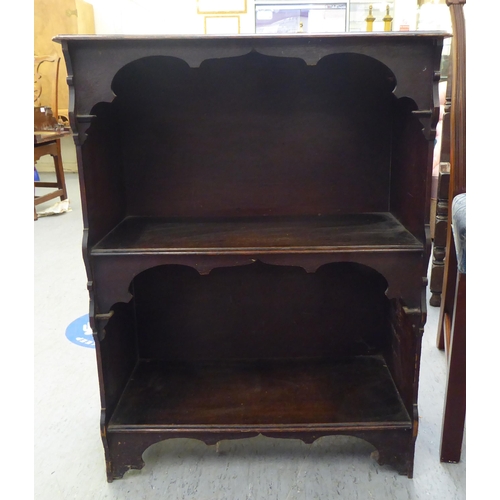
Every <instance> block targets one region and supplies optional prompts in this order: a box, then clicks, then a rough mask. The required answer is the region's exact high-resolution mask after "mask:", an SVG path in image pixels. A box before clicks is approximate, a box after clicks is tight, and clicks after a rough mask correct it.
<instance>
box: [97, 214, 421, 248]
mask: <svg viewBox="0 0 500 500" xmlns="http://www.w3.org/2000/svg"><path fill="white" fill-rule="evenodd" d="M422 248H423V245H422V243H421V242H420V241H418V239H417V238H415V236H413V235H412V234H411V233H410V232H409V231H408V230H406V229H405V228H404V226H403V225H402V224H400V223H399V222H398V221H397V219H396V218H395V217H394V216H393V215H392V214H390V213H364V214H345V215H329V216H312V217H240V218H217V219H215V218H210V219H209V218H207V219H172V218H168V219H159V218H152V217H151V218H150V217H128V218H126V219H124V220H123V221H122V222H121V223H120V224H119V225H118V226H116V227H115V228H114V229H113V230H112V231H111V232H110V233H109V234H108V235H107V236H105V237H104V238H103V239H102V240H101V241H100V242H98V243H97V244H96V245H95V246H94V247H93V249H92V254H93V255H102V254H137V253H193V252H216V253H241V252H257V253H268V252H270V253H273V252H335V251H348V250H363V249H367V250H400V251H401V250H403V251H405V250H406V251H421V250H422Z"/></svg>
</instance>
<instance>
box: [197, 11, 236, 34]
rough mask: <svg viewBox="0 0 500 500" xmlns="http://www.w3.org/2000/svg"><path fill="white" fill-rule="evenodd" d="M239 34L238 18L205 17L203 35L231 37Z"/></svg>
mask: <svg viewBox="0 0 500 500" xmlns="http://www.w3.org/2000/svg"><path fill="white" fill-rule="evenodd" d="M239 32H240V16H205V35H233V34H238V33H239Z"/></svg>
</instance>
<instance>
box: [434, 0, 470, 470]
mask: <svg viewBox="0 0 500 500" xmlns="http://www.w3.org/2000/svg"><path fill="white" fill-rule="evenodd" d="M447 3H448V4H449V6H450V9H451V16H452V23H453V34H454V41H453V52H452V57H453V71H454V78H453V86H452V99H451V115H450V137H451V140H450V186H449V209H448V213H449V214H452V216H453V221H452V224H448V227H447V238H446V255H445V260H444V263H445V268H444V281H443V292H442V299H441V309H440V316H439V323H438V337H437V345H438V348H440V349H445V351H446V356H447V361H448V373H447V381H446V395H445V405H444V413H443V429H442V435H441V449H440V459H441V461H442V462H458V461H459V460H460V455H461V449H462V440H463V433H464V424H465V407H466V383H465V382H466V348H465V344H466V341H465V336H466V328H465V327H466V325H465V317H466V300H465V295H466V292H465V281H466V280H465V226H466V224H465V192H466V148H465V146H466V140H465V138H466V120H465V112H466V111H465V110H466V104H465V95H466V88H465V85H466V78H465V68H466V60H465V57H466V50H465V46H466V45H465V19H464V14H463V5H464V4H465V0H448V2H447ZM462 211H463V213H461V212H462ZM453 226H455V227H453ZM454 234H455V237H454ZM461 238H463V241H461ZM455 240H456V241H457V244H456V245H455ZM457 251H458V252H459V255H460V258H459V259H457ZM462 257H463V258H462Z"/></svg>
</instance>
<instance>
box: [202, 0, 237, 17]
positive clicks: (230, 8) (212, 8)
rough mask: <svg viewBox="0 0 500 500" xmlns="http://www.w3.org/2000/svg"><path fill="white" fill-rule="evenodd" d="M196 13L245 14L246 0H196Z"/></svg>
mask: <svg viewBox="0 0 500 500" xmlns="http://www.w3.org/2000/svg"><path fill="white" fill-rule="evenodd" d="M196 8H197V12H198V14H246V12H247V0H197V6H196Z"/></svg>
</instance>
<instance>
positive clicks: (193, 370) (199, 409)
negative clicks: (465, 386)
mask: <svg viewBox="0 0 500 500" xmlns="http://www.w3.org/2000/svg"><path fill="white" fill-rule="evenodd" d="M297 426H299V427H300V426H305V427H307V426H310V427H311V426H312V427H311V428H314V429H321V428H323V427H324V426H327V427H332V428H334V429H338V430H342V428H343V427H344V428H350V429H351V428H353V427H355V428H357V427H359V428H360V429H366V428H382V429H383V428H386V427H387V428H391V429H394V428H411V426H412V422H411V419H410V417H409V415H408V412H407V411H406V408H405V407H404V405H403V402H402V400H401V397H400V395H399V393H398V392H397V389H396V387H395V385H394V382H393V380H392V377H391V375H390V373H389V370H388V368H387V366H386V365H385V361H384V359H383V358H382V357H381V356H358V357H355V358H350V359H346V360H341V361H339V360H335V361H332V360H265V361H262V360H259V361H217V362H216V361H211V362H205V361H204V362H184V363H179V362H175V363H174V362H169V361H158V360H140V361H139V362H138V364H137V366H136V368H135V370H134V372H133V374H132V376H131V378H130V380H129V382H128V384H127V386H126V389H125V390H124V393H123V394H122V397H121V399H120V401H119V403H118V405H117V408H116V410H115V412H114V414H113V416H112V418H111V420H110V422H109V425H108V430H109V431H110V432H113V431H118V432H120V431H123V432H133V431H139V432H144V431H148V430H151V431H155V430H158V431H160V430H162V429H164V430H168V429H177V430H178V429H182V428H185V429H186V430H188V429H194V430H200V431H202V430H203V427H205V428H207V427H210V428H213V427H216V428H228V427H230V428H238V429H239V428H241V430H248V431H250V430H252V429H254V430H256V429H258V430H259V431H265V430H273V429H280V430H286V428H290V429H292V428H296V427H297Z"/></svg>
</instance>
